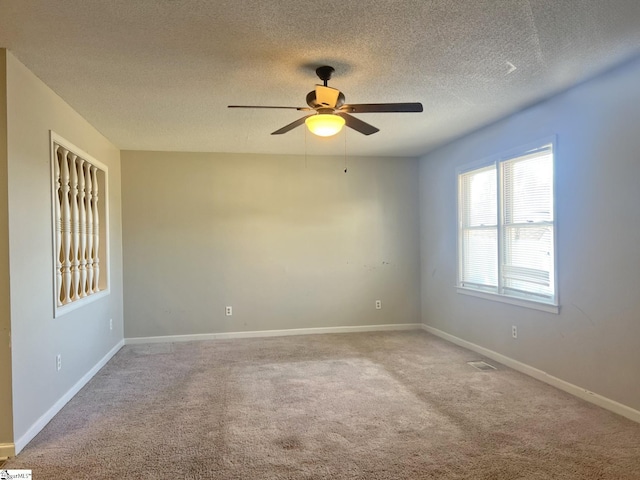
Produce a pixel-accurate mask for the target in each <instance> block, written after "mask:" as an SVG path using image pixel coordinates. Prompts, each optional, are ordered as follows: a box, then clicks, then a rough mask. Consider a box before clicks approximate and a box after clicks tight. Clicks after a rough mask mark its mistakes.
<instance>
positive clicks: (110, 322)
mask: <svg viewBox="0 0 640 480" xmlns="http://www.w3.org/2000/svg"><path fill="white" fill-rule="evenodd" d="M109 330H113V318H110V319H109Z"/></svg>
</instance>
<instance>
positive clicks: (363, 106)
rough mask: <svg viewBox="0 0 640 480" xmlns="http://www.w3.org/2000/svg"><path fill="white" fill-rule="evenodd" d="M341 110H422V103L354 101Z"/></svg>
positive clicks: (371, 111) (373, 111) (363, 111)
mask: <svg viewBox="0 0 640 480" xmlns="http://www.w3.org/2000/svg"><path fill="white" fill-rule="evenodd" d="M340 110H341V111H343V112H348V113H376V112H422V104H421V103H419V102H413V103H354V104H351V105H343V106H342V107H340Z"/></svg>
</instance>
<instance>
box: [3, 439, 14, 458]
mask: <svg viewBox="0 0 640 480" xmlns="http://www.w3.org/2000/svg"><path fill="white" fill-rule="evenodd" d="M15 454H16V446H15V445H14V444H13V443H0V460H6V459H7V458H9V457H13V456H14V455H15Z"/></svg>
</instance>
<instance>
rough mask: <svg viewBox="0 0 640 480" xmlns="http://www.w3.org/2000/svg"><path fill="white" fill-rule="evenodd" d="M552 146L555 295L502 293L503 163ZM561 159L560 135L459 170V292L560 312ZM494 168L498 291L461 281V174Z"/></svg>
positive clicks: (457, 195) (457, 217) (457, 178)
mask: <svg viewBox="0 0 640 480" xmlns="http://www.w3.org/2000/svg"><path fill="white" fill-rule="evenodd" d="M548 147H550V149H551V152H552V155H553V157H552V158H553V165H552V170H553V171H552V176H553V181H552V189H553V208H552V218H553V223H552V231H553V239H552V245H553V253H554V255H553V279H552V280H553V286H554V288H553V290H554V291H553V298H552V299H550V300H549V301H545V300H544V299H543V298H538V297H536V296H535V294H531V296H530V297H529V296H528V295H527V294H526V293H523V294H522V295H511V294H509V293H504V289H503V291H502V292H501V291H500V290H501V289H500V286H501V285H502V278H501V272H502V268H503V265H504V261H503V254H504V245H503V242H504V238H503V233H504V229H505V221H504V220H505V219H504V216H503V211H504V186H503V178H502V177H503V174H502V168H501V165H502V164H503V163H504V162H507V161H510V160H514V159H517V158H519V157H524V156H526V155H529V154H532V153H535V152H536V151H538V150H542V149H545V148H548ZM557 159H558V149H557V138H556V136H555V135H554V136H551V137H546V138H542V139H540V140H538V141H535V142H531V143H528V144H526V145H520V146H517V147H514V148H511V149H509V150H506V151H503V152H502V153H499V154H497V155H492V156H489V157H486V158H484V159H482V160H478V161H475V162H472V163H468V164H465V165H462V166H460V167H458V168H457V169H456V220H457V228H456V230H457V232H456V237H457V252H456V253H457V256H458V258H457V272H456V291H457V293H460V294H464V295H470V296H474V297H478V298H483V299H486V300H492V301H497V302H502V303H507V304H511V305H517V306H520V307H525V308H532V309H535V310H541V311H544V312H549V313H555V314H558V313H559V311H560V306H559V293H558V248H557V246H558V245H557V243H558V219H557V215H556V210H557V207H556V203H557V202H556V198H557V195H556V191H557V190H556V164H557ZM491 166H493V167H494V168H495V173H496V181H497V182H496V183H497V186H496V188H497V218H496V222H497V224H496V233H497V237H498V240H497V258H498V265H497V269H498V286H497V287H496V290H495V291H494V290H491V289H488V288H482V287H480V286H479V287H477V288H474V287H471V286H468V284H467V285H463V284H462V273H463V262H464V257H463V238H462V237H463V235H462V232H463V218H462V211H461V207H462V175H463V174H466V173H469V172H473V171H475V170H480V169H483V168H487V167H491Z"/></svg>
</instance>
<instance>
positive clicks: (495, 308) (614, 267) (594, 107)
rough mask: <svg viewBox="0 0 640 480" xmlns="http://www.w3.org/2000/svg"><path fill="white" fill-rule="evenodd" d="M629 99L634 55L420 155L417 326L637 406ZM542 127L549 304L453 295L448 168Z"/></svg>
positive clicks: (635, 199)
mask: <svg viewBox="0 0 640 480" xmlns="http://www.w3.org/2000/svg"><path fill="white" fill-rule="evenodd" d="M638 105H640V60H636V61H633V62H630V63H627V64H625V65H623V66H621V67H619V68H617V69H615V70H613V71H611V72H608V73H606V74H604V75H601V76H600V77H598V78H596V79H593V80H591V81H589V82H587V83H584V84H582V85H579V86H577V87H575V88H573V89H571V90H569V91H567V92H565V93H563V94H561V95H559V96H556V97H554V98H552V99H549V100H548V101H545V102H543V103H541V104H538V105H536V106H534V107H532V108H529V109H527V110H525V111H522V112H521V113H518V114H516V115H513V116H511V117H509V118H507V119H505V120H503V121H500V122H499V123H496V124H494V125H491V126H489V127H487V128H485V129H483V130H480V131H478V132H475V133H474V134H472V135H469V136H468V137H465V138H463V139H460V140H458V141H456V142H454V143H452V144H450V145H448V146H446V147H444V148H442V149H440V150H438V151H436V152H433V153H431V154H429V155H427V156H426V157H424V158H423V159H422V160H421V162H420V192H421V199H420V206H421V247H422V252H421V255H422V270H421V271H422V315H423V322H424V323H425V324H427V325H430V326H432V327H435V328H437V329H439V330H442V331H445V332H447V333H449V334H452V335H454V336H456V337H459V338H462V339H464V340H467V341H469V342H472V343H475V344H477V345H480V346H482V347H485V348H488V349H490V350H493V351H495V352H498V353H501V354H503V355H506V356H508V357H510V358H512V359H515V360H518V361H520V362H524V363H525V364H528V365H530V366H533V367H535V368H538V369H540V370H542V371H544V372H547V373H548V374H550V375H553V376H555V377H558V378H560V379H562V380H565V381H567V382H570V383H572V384H574V385H577V386H579V387H582V388H585V389H587V390H590V391H592V392H595V393H598V394H600V395H603V396H605V397H607V398H609V399H612V400H615V401H617V402H620V403H622V404H624V405H627V406H629V407H631V408H634V409H636V410H640V382H638V367H639V366H640V349H639V348H638V342H639V341H640V295H639V294H638V292H639V288H640V248H639V245H640V208H639V207H640V188H639V187H638V185H639V182H640V135H639V132H640V127H639V126H640V110H638ZM550 135H557V151H556V157H555V160H556V190H557V194H556V204H557V211H556V214H557V232H558V253H557V254H558V266H559V271H558V280H559V284H558V285H559V299H560V314H559V315H555V314H549V313H543V312H540V311H536V310H530V309H526V308H521V307H516V306H510V305H506V304H502V303H497V302H492V301H489V300H484V299H479V298H474V297H470V296H466V295H462V294H458V293H456V289H455V284H456V264H457V245H456V242H457V240H456V238H457V237H456V235H457V226H456V167H457V166H459V165H464V164H467V163H470V162H473V161H475V160H479V159H482V158H484V157H488V156H490V155H493V154H497V153H500V152H501V151H505V150H508V149H510V148H512V147H515V146H518V145H524V144H528V143H531V142H534V141H536V140H537V139H541V138H544V137H548V136H550ZM512 325H516V326H517V327H518V338H517V339H513V338H512V337H511V326H512Z"/></svg>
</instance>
